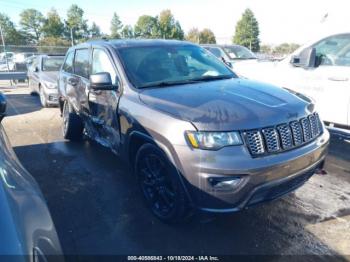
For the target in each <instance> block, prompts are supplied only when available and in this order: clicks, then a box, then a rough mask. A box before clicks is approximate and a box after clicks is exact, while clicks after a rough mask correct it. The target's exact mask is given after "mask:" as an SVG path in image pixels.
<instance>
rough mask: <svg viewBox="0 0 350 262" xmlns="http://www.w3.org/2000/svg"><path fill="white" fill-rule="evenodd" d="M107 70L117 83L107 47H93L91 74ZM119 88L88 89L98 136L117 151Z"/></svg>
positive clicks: (116, 73) (116, 76)
mask: <svg viewBox="0 0 350 262" xmlns="http://www.w3.org/2000/svg"><path fill="white" fill-rule="evenodd" d="M101 72H107V73H109V74H110V75H111V79H112V84H114V85H116V84H118V83H119V79H120V78H119V76H118V71H117V68H116V65H115V63H114V60H113V58H112V56H111V54H110V53H109V50H108V49H104V48H100V47H99V48H93V50H92V62H91V74H97V73H101ZM120 94H121V92H120V89H119V90H117V91H105V90H98V91H96V90H92V89H90V90H89V108H90V115H91V119H92V120H93V123H94V125H95V127H96V128H97V130H99V133H100V138H101V139H102V140H103V141H101V142H103V143H104V144H105V145H106V146H108V147H110V148H112V149H113V150H114V151H115V152H118V149H119V143H120V132H119V120H118V116H117V110H118V102H119V98H120Z"/></svg>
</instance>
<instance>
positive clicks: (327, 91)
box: [234, 32, 350, 133]
mask: <svg viewBox="0 0 350 262" xmlns="http://www.w3.org/2000/svg"><path fill="white" fill-rule="evenodd" d="M234 71H235V72H236V73H238V74H239V75H241V76H244V77H247V78H250V79H255V80H260V81H263V82H266V83H272V84H275V85H278V86H280V87H284V88H287V89H290V90H293V91H294V92H298V93H301V94H304V95H307V96H308V97H311V98H312V99H313V100H314V101H315V103H316V107H317V111H318V112H319V113H320V114H321V115H322V118H323V120H324V121H325V122H326V124H327V125H329V126H330V127H331V128H333V129H335V130H338V131H344V132H345V133H349V131H350V33H349V32H345V33H339V34H333V35H328V36H322V37H318V38H316V39H314V40H313V41H310V42H309V43H307V44H305V45H303V46H301V47H300V48H299V49H297V50H296V51H294V52H293V53H292V54H290V55H288V56H287V57H286V58H285V59H283V60H282V61H279V62H265V63H256V64H249V65H248V64H247V65H245V64H239V63H237V64H236V65H235V67H234Z"/></svg>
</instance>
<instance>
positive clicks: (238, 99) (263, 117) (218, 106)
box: [140, 78, 314, 131]
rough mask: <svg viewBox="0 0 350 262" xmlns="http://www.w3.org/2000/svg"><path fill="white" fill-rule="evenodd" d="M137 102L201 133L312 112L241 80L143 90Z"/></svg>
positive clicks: (278, 92)
mask: <svg viewBox="0 0 350 262" xmlns="http://www.w3.org/2000/svg"><path fill="white" fill-rule="evenodd" d="M140 99H141V101H142V102H144V103H145V104H146V105H148V106H150V107H152V108H154V109H156V110H158V111H162V112H164V113H167V114H170V115H172V116H174V117H176V118H179V119H182V120H186V121H190V122H192V123H193V124H194V125H195V126H196V128H197V129H198V130H202V131H229V130H245V129H254V128H260V127H267V126H271V125H276V124H279V123H284V122H289V121H292V120H294V119H298V118H300V117H302V116H305V115H306V114H309V113H311V112H312V111H313V110H314V105H313V104H312V103H310V101H306V100H305V99H303V98H302V97H299V96H298V95H296V94H292V93H291V92H289V91H287V90H284V89H282V88H279V87H274V86H271V85H267V84H263V83H259V82H255V81H250V80H246V79H241V78H235V79H228V80H220V81H212V82H205V83H198V84H189V85H179V86H171V87H163V88H152V89H145V90H143V91H142V92H141V93H140Z"/></svg>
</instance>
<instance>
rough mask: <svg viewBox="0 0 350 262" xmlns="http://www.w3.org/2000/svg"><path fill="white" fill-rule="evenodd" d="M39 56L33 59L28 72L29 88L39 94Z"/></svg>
mask: <svg viewBox="0 0 350 262" xmlns="http://www.w3.org/2000/svg"><path fill="white" fill-rule="evenodd" d="M40 60H41V56H38V57H36V58H35V59H34V61H33V63H32V64H31V66H30V68H29V70H28V78H29V88H30V89H31V90H33V91H35V92H39V71H40Z"/></svg>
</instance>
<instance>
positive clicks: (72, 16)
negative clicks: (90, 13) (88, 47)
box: [66, 4, 88, 41]
mask: <svg viewBox="0 0 350 262" xmlns="http://www.w3.org/2000/svg"><path fill="white" fill-rule="evenodd" d="M71 34H72V35H73V39H74V40H78V41H79V40H82V39H84V38H87V36H88V26H87V20H86V19H84V10H83V9H81V8H80V7H79V6H77V5H75V4H73V5H71V6H70V8H69V9H68V11H67V20H66V36H67V37H68V38H69V37H70V36H71Z"/></svg>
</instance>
